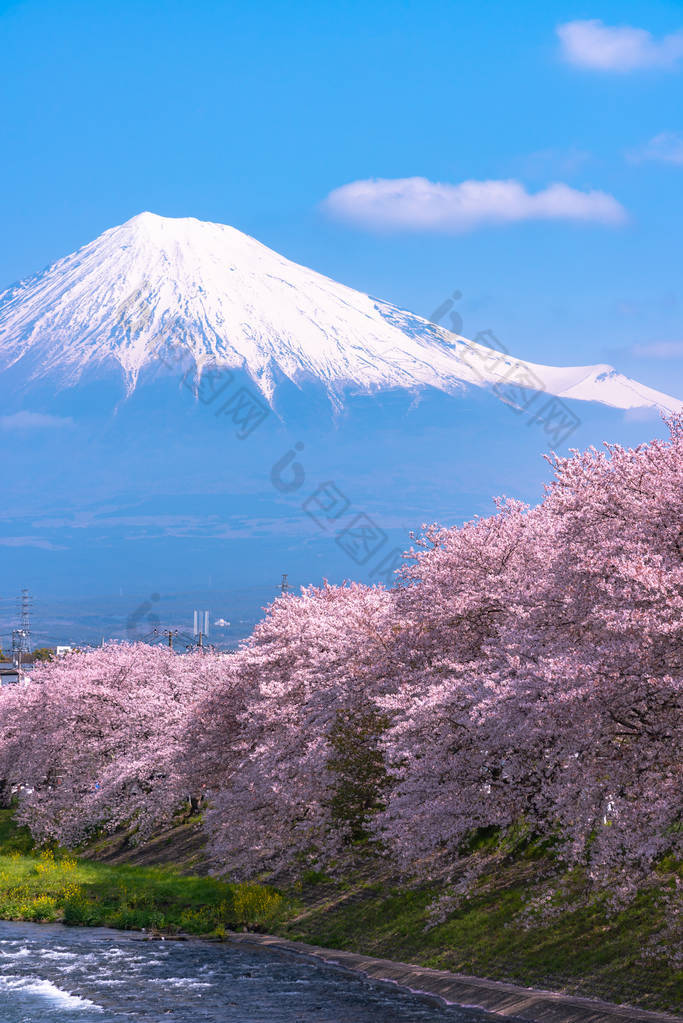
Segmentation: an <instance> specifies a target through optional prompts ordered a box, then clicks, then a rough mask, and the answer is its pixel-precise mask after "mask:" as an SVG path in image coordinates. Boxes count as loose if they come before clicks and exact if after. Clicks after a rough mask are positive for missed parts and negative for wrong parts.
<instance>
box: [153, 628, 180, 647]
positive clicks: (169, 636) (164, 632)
mask: <svg viewBox="0 0 683 1023" xmlns="http://www.w3.org/2000/svg"><path fill="white" fill-rule="evenodd" d="M154 635H155V636H166V637H167V639H168V649H169V650H173V639H174V637H175V636H177V635H178V630H177V629H162V630H161V632H159V630H158V629H155V630H154Z"/></svg>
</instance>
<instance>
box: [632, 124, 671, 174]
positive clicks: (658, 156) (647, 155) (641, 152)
mask: <svg viewBox="0 0 683 1023" xmlns="http://www.w3.org/2000/svg"><path fill="white" fill-rule="evenodd" d="M627 155H628V158H629V159H630V160H632V161H634V162H635V163H640V161H641V160H656V161H657V162H659V163H675V164H679V165H680V166H683V133H681V132H676V131H663V132H661V133H660V134H659V135H655V136H654V138H651V139H650V141H649V142H646V143H645V145H644V146H641V147H640V148H639V149H633V150H631V152H630V153H628V154H627Z"/></svg>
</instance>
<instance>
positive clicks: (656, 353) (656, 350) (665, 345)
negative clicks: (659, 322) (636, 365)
mask: <svg viewBox="0 0 683 1023" xmlns="http://www.w3.org/2000/svg"><path fill="white" fill-rule="evenodd" d="M632 351H633V354H634V355H640V356H644V357H645V358H648V359H683V341H655V342H653V343H652V344H649V345H634V346H633V349H632Z"/></svg>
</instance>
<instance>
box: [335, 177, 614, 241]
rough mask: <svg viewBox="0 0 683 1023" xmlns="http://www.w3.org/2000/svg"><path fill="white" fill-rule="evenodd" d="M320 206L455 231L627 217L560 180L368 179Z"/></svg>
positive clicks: (389, 223) (369, 220)
mask: <svg viewBox="0 0 683 1023" xmlns="http://www.w3.org/2000/svg"><path fill="white" fill-rule="evenodd" d="M322 206H323V209H324V210H325V211H326V212H327V213H328V214H329V215H331V216H333V217H335V218H337V219H339V220H345V221H349V222H351V223H355V224H359V225H361V226H363V227H369V228H374V229H380V230H381V229H387V228H388V229H403V230H409V231H437V232H446V233H453V234H457V233H461V232H463V231H471V230H473V229H474V228H477V227H482V226H485V225H487V224H511V223H519V222H520V221H524V220H574V221H584V222H587V221H594V222H597V223H602V224H621V223H623V222H624V221H625V220H626V219H627V217H626V211H625V210H624V208H623V206H622V205H621V204H620V203H619V202H617V200H616V199H615V198H614V197H613V196H611V195H608V194H607V193H606V192H599V191H588V192H582V191H580V190H578V189H576V188H571V187H570V186H569V185H565V184H561V183H558V184H553V185H549V186H548V187H547V188H544V189H542V190H541V191H539V192H534V193H530V192H528V191H527V190H526V188H525V187H524V185H522V184H521V183H520V182H519V181H515V180H508V181H463V182H461V183H459V184H443V183H438V182H433V181H428V180H427V178H394V179H388V178H372V179H370V180H367V181H352V182H351V183H350V184H348V185H342V186H341V188H336V189H334V191H332V192H330V194H329V195H328V196H327V198H326V199H325V200H324V202H323V204H322Z"/></svg>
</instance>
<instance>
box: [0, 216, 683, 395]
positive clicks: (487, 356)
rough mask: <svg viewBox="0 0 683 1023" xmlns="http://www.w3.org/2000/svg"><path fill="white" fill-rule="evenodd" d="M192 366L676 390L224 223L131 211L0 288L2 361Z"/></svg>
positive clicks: (262, 383)
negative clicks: (282, 250)
mask: <svg viewBox="0 0 683 1023" xmlns="http://www.w3.org/2000/svg"><path fill="white" fill-rule="evenodd" d="M169 344H174V345H182V346H184V347H185V348H186V349H187V350H188V352H189V353H190V354H191V356H192V357H193V358H194V360H195V362H196V364H197V366H198V367H199V368H200V369H202V368H203V367H205V366H208V365H219V366H226V367H228V368H239V369H243V370H245V371H246V372H247V373H248V374H249V375H250V376H251V377H252V379H253V380H254V381H255V383H256V384H257V386H258V387H259V388H260V389H261V391H262V392H263V394H264V395H265V396H266V398H267V399H268V400H271V399H272V397H273V392H274V389H275V386H276V382H277V380H278V379H280V378H282V377H285V378H289V379H290V380H292V381H293V382H295V383H301V382H304V381H306V380H310V379H313V380H318V381H320V382H321V383H322V384H323V385H324V387H325V388H326V389H327V391H328V393H329V394H330V396H331V397H332V398H333V400H334V401H335V402H340V401H342V400H343V394H344V391H345V390H347V389H352V390H354V391H365V392H373V391H377V390H386V389H390V388H409V389H419V388H423V387H430V386H431V387H435V388H438V389H441V390H444V391H448V392H455V391H458V390H460V389H462V388H463V387H464V386H465V385H467V384H475V385H478V386H485V387H486V386H492V385H493V386H495V385H497V384H500V383H501V382H506V383H510V382H511V381H512V382H515V378H518V379H519V382H520V383H521V384H522V385H524V386H530V387H533V388H536V389H537V390H544V391H547V392H548V393H550V394H554V395H558V396H560V397H568V398H575V399H580V400H586V401H598V402H602V403H603V404H606V405H612V406H615V407H618V408H634V407H644V406H656V407H660V408H662V409H664V410H668V411H673V410H675V409H678V408H683V402H680V401H678V400H677V399H674V398H670V397H668V396H667V395H665V394H661V393H660V392H658V391H655V390H652V389H651V388H648V387H645V386H643V385H641V384H639V383H637V382H636V381H633V380H629V379H628V378H626V377H623V376H621V375H620V374H618V373H616V371H615V370H613V369H612V367H610V366H605V365H599V366H582V367H568V368H558V367H550V366H540V365H535V364H532V363H528V362H522V361H521V360H516V359H514V358H512V357H511V356H508V355H501V353H499V352H494V351H493V350H492V349H490V348H488V347H487V346H485V345H480V344H477V343H476V342H473V341H468V340H467V339H466V338H463V337H460V336H458V335H455V334H452V333H450V332H449V331H448V330H446V329H445V328H443V327H440V326H437V325H435V324H433V323H430V322H429V321H428V320H425V319H423V318H422V317H419V316H416V315H414V314H412V313H409V312H406V311H404V310H401V309H398V308H397V307H395V306H393V305H391V304H390V303H387V302H383V301H380V300H377V299H373V298H371V297H370V296H368V295H365V294H363V293H361V292H358V291H354V290H353V289H352V288H348V287H346V286H345V285H343V284H338V283H336V282H335V281H333V280H330V279H329V278H328V277H324V276H323V275H322V274H319V273H316V272H315V271H313V270H309V269H307V268H306V267H303V266H300V265H298V264H296V263H293V262H291V261H290V260H288V259H286V258H285V257H284V256H281V255H279V254H278V253H276V252H274V251H273V250H272V249H269V248H267V247H266V246H265V245H262V244H261V243H260V242H258V241H256V240H255V239H253V238H250V237H249V236H248V235H245V234H243V233H242V232H240V231H238V230H236V229H235V228H232V227H228V226H226V225H223V224H213V223H205V222H202V221H199V220H196V219H195V218H193V217H187V218H179V219H171V218H167V217H160V216H157V215H155V214H153V213H141V214H139V215H138V216H136V217H133V218H132V219H131V220H128V221H127V222H126V223H125V224H122V225H121V226H119V227H114V228H111V229H110V230H108V231H105V232H104V233H103V234H102V235H100V236H99V237H98V238H96V239H95V240H94V241H92V242H90V243H89V244H88V245H85V246H84V247H83V248H81V249H79V250H78V251H77V252H75V253H73V254H72V255H69V256H66V257H65V258H63V259H60V260H58V261H57V262H56V263H53V264H52V265H51V266H49V267H48V268H47V269H46V270H44V271H43V272H41V273H39V274H37V275H35V276H34V277H32V278H30V279H28V280H25V281H21V282H19V284H17V285H15V286H13V287H12V288H10V289H8V290H6V291H4V292H2V293H0V371H2V370H4V369H7V368H8V367H10V366H13V365H17V364H20V363H21V361H22V360H24V359H25V360H26V364H27V366H30V373H31V375H32V376H33V377H34V378H35V377H44V376H50V377H54V378H55V379H56V380H57V381H58V382H59V384H60V385H66V386H68V385H72V384H75V383H76V382H77V381H78V380H79V378H80V377H81V376H82V375H83V373H84V372H85V371H86V370H91V369H96V370H97V369H104V368H105V367H107V366H112V365H114V366H120V368H121V370H122V371H123V375H124V378H125V382H126V387H127V390H128V391H129V392H130V391H132V390H133V389H134V388H135V386H136V383H137V381H138V377H139V375H140V372H141V370H142V369H143V367H145V366H147V365H149V364H153V363H155V362H157V363H158V362H159V357H160V355H161V354H162V353H163V351H164V348H165V346H167V345H169Z"/></svg>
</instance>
